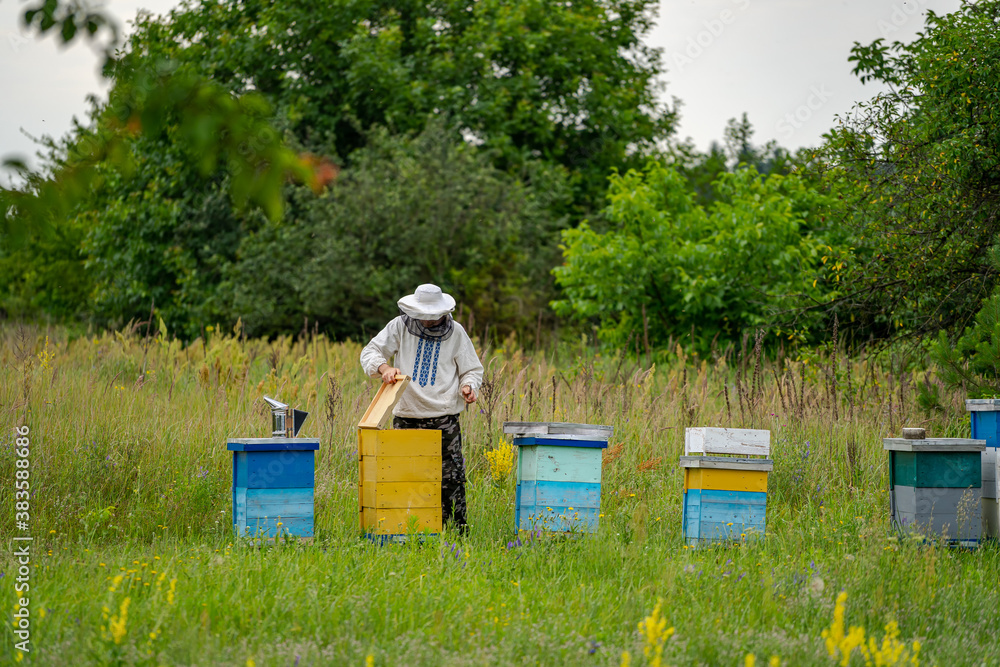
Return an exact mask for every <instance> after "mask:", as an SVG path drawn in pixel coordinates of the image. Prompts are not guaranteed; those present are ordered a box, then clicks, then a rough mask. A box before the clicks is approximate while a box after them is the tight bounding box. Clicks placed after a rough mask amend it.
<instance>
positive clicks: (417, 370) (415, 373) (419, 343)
mask: <svg viewBox="0 0 1000 667" xmlns="http://www.w3.org/2000/svg"><path fill="white" fill-rule="evenodd" d="M423 344H424V339H423V338H420V339H418V340H417V356H415V357H414V358H413V379H414V380H419V379H420V376H419V373H420V348H421V347H423Z"/></svg>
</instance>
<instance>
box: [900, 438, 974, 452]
mask: <svg viewBox="0 0 1000 667" xmlns="http://www.w3.org/2000/svg"><path fill="white" fill-rule="evenodd" d="M882 448H883V449H886V450H892V451H895V452H982V451H985V450H986V441H985V440H971V439H969V438H925V439H924V440H909V439H906V438H885V439H883V440H882Z"/></svg>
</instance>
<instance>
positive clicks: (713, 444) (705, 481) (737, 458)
mask: <svg viewBox="0 0 1000 667" xmlns="http://www.w3.org/2000/svg"><path fill="white" fill-rule="evenodd" d="M770 452H771V432H770V431H767V430H760V429H732V428H706V427H699V428H689V429H685V431H684V456H682V457H681V460H680V465H681V468H683V469H684V489H683V492H684V497H683V512H682V514H681V532H682V533H683V534H684V540H685V542H687V544H688V545H690V546H698V545H700V544H709V543H713V542H727V541H743V540H746V539H752V538H758V537H762V536H764V534H765V531H766V528H767V477H768V474H769V473H770V472H771V470H773V469H774V462H773V461H771V460H770V459H768V458H766V457H767V456H769V455H770ZM755 456H759V457H764V458H751V457H755Z"/></svg>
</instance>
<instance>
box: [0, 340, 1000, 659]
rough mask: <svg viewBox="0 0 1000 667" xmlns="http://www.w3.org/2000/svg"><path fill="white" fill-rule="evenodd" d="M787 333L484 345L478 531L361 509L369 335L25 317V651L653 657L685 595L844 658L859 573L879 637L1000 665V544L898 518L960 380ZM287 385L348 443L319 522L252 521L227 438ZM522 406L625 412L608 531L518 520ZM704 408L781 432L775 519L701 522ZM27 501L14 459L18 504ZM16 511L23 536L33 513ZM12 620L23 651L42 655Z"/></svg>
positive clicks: (740, 423) (858, 612)
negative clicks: (652, 357) (893, 491)
mask: <svg viewBox="0 0 1000 667" xmlns="http://www.w3.org/2000/svg"><path fill="white" fill-rule="evenodd" d="M46 341H47V342H46ZM765 342H766V341H763V340H762V339H760V338H758V339H757V340H756V341H750V340H747V341H745V342H744V344H743V345H742V346H741V347H740V348H739V349H738V350H734V349H729V350H726V351H723V352H720V353H718V354H715V355H713V358H711V359H702V358H698V357H696V356H691V355H688V354H686V353H685V352H684V350H683V349H682V348H681V347H679V346H678V347H677V348H676V350H673V351H672V353H671V354H669V355H665V356H664V357H663V358H669V360H668V361H661V362H660V363H659V364H658V365H656V366H654V367H651V368H646V367H645V366H644V365H640V363H639V362H638V361H637V360H636V359H634V358H632V357H630V356H629V355H628V354H627V353H620V354H615V355H606V354H605V355H602V354H601V352H600V351H598V350H597V349H595V348H594V347H592V346H590V345H588V344H587V342H586V341H581V343H580V344H579V345H568V346H563V347H561V348H559V349H557V350H553V351H550V352H549V353H537V354H533V355H528V354H526V353H525V352H524V351H523V350H521V349H520V348H519V347H518V346H517V345H516V343H515V341H513V340H509V341H507V342H505V344H504V345H503V346H502V347H499V348H497V349H494V350H491V351H489V352H488V353H486V354H485V355H484V356H485V357H486V358H485V359H484V363H485V366H486V379H485V382H484V385H483V387H482V390H481V392H480V394H481V396H480V401H479V403H477V404H476V406H474V408H473V409H472V410H470V411H469V412H468V413H467V414H466V415H464V416H463V418H462V428H463V433H464V443H465V451H466V459H467V468H468V476H469V486H468V488H469V502H470V510H469V514H470V521H471V523H472V531H471V535H470V536H469V537H468V538H459V537H458V536H455V535H452V534H448V533H446V534H445V535H443V536H442V537H441V539H440V540H438V541H434V542H430V543H428V544H425V545H423V546H418V545H416V544H411V545H406V546H403V547H387V548H376V547H373V546H371V545H369V544H367V543H366V542H365V541H362V540H359V539H358V535H357V530H356V518H357V505H356V503H357V486H356V484H357V480H356V474H357V468H356V431H355V424H356V423H357V421H358V419H359V417H360V415H361V414H362V413H363V412H364V409H365V407H366V406H367V404H368V402H369V401H370V400H371V398H372V397H373V396H374V392H375V390H376V388H377V387H376V385H375V384H374V381H373V380H370V379H368V378H366V377H364V376H363V374H362V372H361V370H360V367H359V364H358V355H359V353H360V349H361V348H360V345H357V344H351V343H331V342H330V341H328V340H327V339H325V338H324V337H323V336H306V337H299V338H292V337H284V338H279V339H277V340H274V341H270V342H268V341H263V340H252V339H245V338H244V337H242V336H241V335H240V332H239V330H238V329H237V330H236V331H235V332H233V333H222V332H219V331H215V330H211V328H207V329H206V333H205V336H204V337H203V338H201V339H199V340H197V341H195V342H194V343H192V344H190V345H182V344H181V343H180V342H178V341H176V340H170V339H167V338H164V337H162V336H159V335H156V336H153V335H146V332H145V331H144V330H140V331H138V332H130V331H125V332H108V333H102V334H99V335H97V336H89V337H83V338H76V339H73V340H68V339H67V338H66V337H65V333H64V332H62V331H61V330H58V329H54V330H49V331H45V330H39V329H27V328H24V327H6V328H3V329H2V330H0V362H2V369H0V415H2V417H0V420H2V426H3V427H4V428H3V431H2V432H3V434H4V436H3V438H4V440H3V441H2V448H3V451H4V456H3V460H2V464H0V467H2V469H3V475H2V479H3V480H12V479H13V471H14V462H13V461H14V456H13V451H12V449H13V437H12V435H11V433H12V429H13V427H15V426H19V425H28V426H29V427H30V429H31V436H32V443H33V445H32V453H31V466H32V467H31V480H32V489H33V495H32V497H31V532H32V534H33V535H34V536H35V537H36V542H35V545H34V549H35V553H36V555H41V556H42V557H41V558H40V559H39V560H37V561H35V563H36V570H35V573H34V574H33V581H32V599H31V609H32V613H33V614H35V616H34V621H35V625H33V628H34V634H33V636H32V637H33V642H34V643H33V648H34V650H33V651H32V653H30V654H26V655H25V656H24V659H27V660H29V661H37V662H39V663H45V664H65V663H69V662H74V661H76V660H77V659H79V661H84V662H93V663H102V664H106V663H112V662H116V661H117V662H124V663H148V664H240V665H243V664H249V663H247V660H248V659H250V661H252V662H255V663H256V664H348V663H353V664H359V665H360V664H363V663H364V661H365V659H366V657H367V656H369V655H372V656H374V660H375V662H376V664H415V665H420V664H428V665H437V664H456V665H457V664H499V663H503V664H521V663H535V662H539V663H541V664H573V665H575V664H590V663H593V664H602V665H610V664H615V665H617V664H619V663H620V662H621V660H622V653H623V652H624V651H628V652H629V655H630V657H631V660H632V664H642V663H643V661H645V660H647V658H649V659H650V660H653V658H652V657H649V656H646V655H645V654H644V650H643V649H644V643H643V641H644V640H643V638H642V637H641V636H640V633H639V632H638V623H639V622H640V621H642V620H643V618H644V617H646V616H647V615H648V614H649V613H650V612H651V611H652V610H653V608H654V607H655V605H656V603H657V600H658V599H662V600H663V604H662V607H661V610H662V615H663V617H664V618H666V619H668V622H669V624H670V625H671V626H673V627H674V628H675V633H674V634H673V635H672V636H671V637H670V638H669V639H667V640H666V641H665V644H664V645H663V654H662V655H663V660H664V661H666V662H667V663H670V664H736V663H737V662H739V663H740V664H743V661H744V659H745V657H746V655H747V654H748V653H749V654H753V655H755V656H757V657H758V659H759V660H760V661H761V662H760V664H766V661H767V660H768V659H769V658H770V656H772V655H775V656H779V658H778V660H779V662H780V663H781V664H789V665H791V664H828V663H831V662H832V661H833V658H831V657H830V656H829V655H828V653H827V650H826V648H825V645H824V641H823V639H822V637H821V633H822V630H823V629H824V628H826V627H827V626H829V625H830V623H831V619H832V618H833V611H834V601H835V598H836V597H837V593H838V592H839V591H841V590H845V591H846V592H847V593H848V599H847V602H846V615H847V622H848V623H850V624H853V625H859V626H861V627H865V628H867V629H868V633H869V635H876V634H879V635H880V634H881V633H882V630H881V628H882V626H884V625H886V624H887V623H889V622H890V621H896V622H897V623H898V625H899V628H900V636H901V637H902V638H903V639H905V640H907V641H911V640H919V641H920V642H921V644H922V646H923V648H922V651H921V659H922V660H924V662H925V663H926V664H933V663H934V662H938V663H943V662H945V661H948V662H952V663H954V664H980V663H981V662H983V661H985V662H986V663H987V664H989V663H996V662H998V661H1000V648H998V647H997V646H996V644H995V641H994V640H993V636H994V634H995V621H996V618H997V617H996V611H995V610H996V609H997V608H998V602H1000V594H998V591H997V585H996V584H997V580H996V572H997V571H998V565H1000V555H998V550H997V548H996V546H995V545H986V546H984V547H982V548H980V549H979V550H978V551H975V552H963V551H951V550H948V549H944V548H934V547H927V546H922V545H919V544H916V543H912V542H910V541H907V540H900V539H898V538H897V537H895V536H893V535H892V534H891V533H890V530H889V525H888V520H887V519H888V497H887V487H888V475H887V470H886V463H887V456H886V455H885V453H884V452H883V450H882V446H881V439H882V438H883V437H886V436H889V435H895V434H898V432H899V429H900V428H901V427H902V425H904V424H905V425H922V426H925V427H926V428H927V429H928V431H929V432H930V433H931V434H933V435H937V436H941V437H945V436H963V435H964V436H966V437H967V436H968V417H967V415H966V413H965V412H964V407H963V405H962V398H963V397H962V396H961V395H958V394H955V393H948V392H946V391H943V390H942V391H941V392H940V395H941V396H942V397H943V402H944V407H945V409H944V410H943V411H942V410H939V411H937V412H934V413H931V414H924V413H922V412H921V411H919V410H917V409H916V407H915V405H916V403H915V400H914V395H915V387H917V386H919V385H924V384H927V383H934V382H935V380H934V378H933V375H931V374H929V373H927V372H926V371H923V370H920V369H917V368H909V367H903V365H902V364H900V363H899V362H898V360H893V359H883V358H875V357H870V356H867V355H860V356H855V357H848V356H847V355H845V354H844V353H843V351H838V346H837V345H835V344H831V345H830V346H828V351H827V352H822V351H820V352H816V351H805V350H803V351H799V352H796V353H795V354H794V355H791V354H785V353H779V354H777V355H774V358H771V359H769V358H765V355H763V353H762V352H761V349H762V345H763V344H764V343H765ZM901 367H902V370H900V369H901ZM264 394H268V395H271V396H278V397H279V398H280V399H281V400H283V401H285V402H288V403H290V404H293V405H295V406H296V407H298V408H300V409H304V410H308V411H309V412H310V418H309V421H307V422H306V427H305V429H304V432H305V433H306V434H309V435H317V436H319V437H320V439H321V446H320V447H321V448H320V451H319V452H318V458H317V470H316V535H317V539H316V541H315V542H314V543H313V544H312V545H310V546H305V545H300V544H294V543H292V544H284V543H281V544H278V545H269V546H264V547H255V546H252V545H249V544H246V543H243V542H236V543H234V541H233V538H232V528H231V514H230V495H229V487H230V484H231V475H232V473H231V469H230V468H231V455H230V454H229V453H228V452H227V451H226V449H225V443H226V438H227V437H231V436H240V437H263V436H266V435H267V434H268V433H269V430H270V419H269V413H268V410H267V408H266V406H265V405H264V403H263V401H262V400H261V396H262V395H264ZM508 420H516V421H570V422H589V423H599V424H607V425H611V426H614V428H615V434H614V437H613V438H612V441H611V443H610V447H609V448H608V449H607V450H606V451H605V458H604V465H603V485H602V512H603V513H604V517H603V518H602V519H601V529H600V532H599V533H598V534H596V535H590V536H582V537H580V538H578V539H568V540H559V539H543V540H536V541H533V542H530V543H523V541H522V543H521V544H518V543H517V542H516V539H517V538H516V536H515V534H514V531H513V499H514V484H513V479H512V477H511V476H510V475H508V476H507V477H505V478H501V479H500V480H495V479H494V478H493V475H491V472H490V467H489V463H488V461H487V457H486V452H487V451H490V450H491V449H492V448H493V447H495V446H497V445H498V444H499V443H500V441H501V428H502V424H503V422H504V421H508ZM696 425H697V426H733V427H753V428H768V429H771V431H772V458H773V459H774V460H775V470H774V472H773V474H772V476H771V478H770V482H769V491H770V493H769V497H768V533H769V535H768V537H767V538H766V539H764V540H762V541H759V542H751V543H747V544H744V545H737V546H735V547H731V548H726V547H720V548H710V549H700V550H697V551H694V550H690V549H687V548H686V547H685V546H684V545H683V540H682V539H681V536H680V513H681V492H680V486H681V475H680V470H679V468H678V467H677V458H678V456H679V455H680V454H681V452H682V450H683V430H684V428H685V427H688V426H696ZM13 502H14V501H13V489H12V484H11V483H10V482H9V481H5V482H4V483H3V485H2V486H0V505H3V506H6V507H12V506H13ZM0 530H2V531H3V534H4V535H5V536H9V535H12V534H14V532H15V530H14V517H13V512H12V511H8V512H4V513H3V514H2V515H0ZM4 558H5V560H3V561H0V563H2V564H0V569H2V570H4V571H5V572H12V571H13V569H12V568H13V560H12V559H11V558H10V557H9V555H8V556H5V557H4ZM153 570H156V573H155V574H154V573H153ZM118 575H121V577H122V579H121V580H120V581H117V582H116V580H115V577H116V576H118ZM171 582H174V583H173V589H172V590H173V592H172V593H171ZM111 589H114V590H111ZM2 590H3V597H2V599H0V604H2V605H4V609H12V608H13V605H14V603H15V599H14V596H13V591H12V589H11V587H9V586H4V587H3V588H2ZM125 598H128V599H129V602H128V603H127V604H126V605H125V609H124V611H123V609H122V605H123V602H124V600H125ZM43 610H44V611H43ZM43 614H44V617H41V616H42V615H43ZM123 615H124V616H125V621H124V622H123V621H122V616H123ZM102 628H103V629H102ZM112 628H114V629H115V631H114V632H112ZM7 640H8V641H6V643H5V645H4V647H3V649H2V651H3V653H2V654H0V655H3V656H5V657H11V658H16V657H17V654H16V652H15V651H13V648H12V645H13V637H12V635H11V634H10V632H9V631H8V633H7ZM655 655H656V651H653V652H651V653H650V656H654V657H655ZM856 660H860V658H856ZM859 664H860V663H859Z"/></svg>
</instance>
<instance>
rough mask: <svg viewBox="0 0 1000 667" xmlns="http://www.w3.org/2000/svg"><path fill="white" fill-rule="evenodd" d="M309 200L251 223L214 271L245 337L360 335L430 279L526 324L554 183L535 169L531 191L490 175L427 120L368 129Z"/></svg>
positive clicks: (491, 312)
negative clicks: (319, 330)
mask: <svg viewBox="0 0 1000 667" xmlns="http://www.w3.org/2000/svg"><path fill="white" fill-rule="evenodd" d="M350 158H351V159H350V161H349V162H350V165H351V166H350V167H349V168H347V169H345V170H344V172H343V173H342V174H341V176H340V177H339V178H338V179H337V182H336V183H335V184H334V185H333V186H332V187H331V189H330V190H329V191H328V192H327V193H326V194H324V195H323V196H320V197H314V196H312V195H311V193H309V192H308V191H306V190H304V189H299V190H298V191H297V192H296V194H294V195H293V196H292V197H291V198H290V201H291V205H292V207H293V208H294V209H295V210H297V211H300V215H299V216H298V217H297V219H296V220H294V221H287V220H286V221H279V222H275V223H266V222H262V226H261V227H260V228H258V229H256V230H255V231H253V232H251V233H249V234H248V235H247V236H246V237H245V239H244V241H243V243H242V245H241V247H240V249H239V253H238V260H237V261H236V262H234V263H233V264H231V265H230V266H229V268H228V269H227V273H226V277H227V279H226V281H225V284H224V285H223V287H222V288H221V294H224V295H225V296H224V297H222V299H221V300H222V301H223V302H225V303H227V304H230V305H229V306H228V308H229V311H228V313H229V315H230V318H231V319H235V318H236V317H242V319H243V322H244V324H245V325H246V328H247V331H248V332H249V333H251V334H270V333H274V332H277V331H282V330H285V331H287V330H289V329H294V328H296V327H299V326H301V325H302V318H303V316H306V317H308V318H309V320H310V321H312V322H317V323H318V324H319V325H320V326H321V327H323V328H324V329H325V330H327V331H329V332H331V333H332V334H334V335H335V336H338V337H354V338H363V337H364V336H366V335H367V336H371V335H373V334H374V333H375V332H376V331H378V329H380V328H381V327H382V326H384V325H385V322H386V321H387V319H388V318H390V317H392V316H393V315H395V314H397V312H398V310H397V307H396V300H397V299H399V297H400V296H402V295H403V294H407V293H409V292H411V291H412V290H413V288H414V286H416V285H418V284H420V283H424V282H435V283H437V284H439V285H441V286H442V287H443V288H444V289H446V290H447V291H449V292H450V293H452V294H453V295H454V296H455V297H456V298H457V299H458V300H459V302H460V303H461V304H462V308H463V312H464V313H466V314H468V313H469V310H470V309H471V310H472V312H473V314H474V318H475V321H476V322H479V323H481V324H484V323H490V322H492V323H493V325H494V326H497V323H503V324H504V325H506V326H502V327H501V328H502V329H503V330H508V331H509V330H512V329H515V328H518V327H522V328H523V327H525V326H527V325H528V324H530V325H532V326H533V325H534V324H535V317H536V314H537V311H538V309H540V308H543V307H544V305H545V304H544V303H543V302H540V301H539V299H540V298H541V297H542V296H543V295H545V294H546V293H547V290H545V289H541V285H543V284H544V283H545V282H547V281H549V280H551V277H550V276H548V275H547V274H548V271H549V268H550V267H551V266H552V265H553V264H554V263H555V261H556V257H555V253H556V246H555V243H554V242H553V239H554V238H555V236H556V235H557V233H558V229H560V228H561V227H562V226H563V225H562V223H561V221H560V220H559V219H555V218H553V217H552V216H551V213H550V212H549V204H550V199H551V198H552V197H560V196H564V195H561V194H559V192H558V191H559V190H560V189H562V190H565V189H566V188H567V185H566V184H565V179H563V178H561V177H560V175H559V174H558V173H557V174H556V176H555V177H552V176H551V175H550V176H549V177H546V176H545V175H544V174H536V175H535V177H534V178H533V179H532V181H533V182H536V183H538V182H542V181H543V180H545V181H546V182H547V185H546V187H545V188H544V189H541V190H537V189H536V188H535V187H533V186H530V185H525V184H523V183H521V182H519V181H517V180H515V179H513V178H512V177H510V176H509V175H507V174H506V173H504V172H502V171H499V170H498V169H496V168H495V167H494V166H493V165H492V164H491V161H490V159H489V158H490V156H489V154H487V153H485V152H483V151H479V150H476V149H475V148H474V147H472V146H469V145H468V144H465V143H464V142H461V141H456V140H455V138H454V136H453V135H452V133H451V132H450V131H448V129H447V127H445V126H444V125H443V124H441V123H432V124H431V125H430V126H428V127H427V128H426V129H425V130H424V131H423V132H421V133H420V134H419V135H415V136H412V137H409V136H406V137H401V136H398V135H391V134H389V133H388V132H387V131H385V130H381V131H376V132H374V133H373V134H372V136H371V137H370V138H369V142H368V145H367V146H366V147H365V148H361V149H359V150H358V151H355V153H354V154H352V155H351V156H350Z"/></svg>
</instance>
